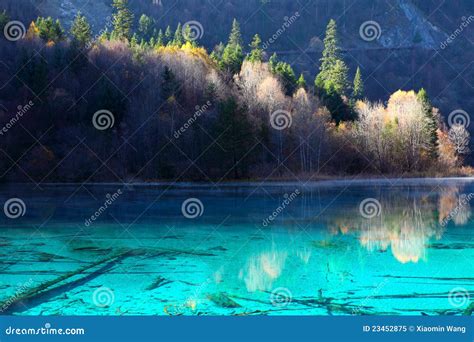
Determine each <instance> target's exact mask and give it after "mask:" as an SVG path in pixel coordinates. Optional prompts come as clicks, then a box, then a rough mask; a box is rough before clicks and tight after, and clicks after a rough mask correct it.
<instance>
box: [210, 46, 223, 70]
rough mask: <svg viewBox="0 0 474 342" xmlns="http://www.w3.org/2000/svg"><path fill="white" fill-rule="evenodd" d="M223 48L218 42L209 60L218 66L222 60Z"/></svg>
mask: <svg viewBox="0 0 474 342" xmlns="http://www.w3.org/2000/svg"><path fill="white" fill-rule="evenodd" d="M224 49H225V46H224V44H222V42H220V43H219V44H217V45H216V46H215V47H214V49H213V50H212V52H211V56H210V57H211V59H212V60H213V61H214V62H216V63H217V65H219V64H220V63H221V60H222V55H223V54H224Z"/></svg>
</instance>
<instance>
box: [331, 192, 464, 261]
mask: <svg viewBox="0 0 474 342" xmlns="http://www.w3.org/2000/svg"><path fill="white" fill-rule="evenodd" d="M460 193H461V190H460V188H459V187H448V188H444V189H442V191H441V192H440V193H439V200H438V201H437V202H436V199H435V197H430V196H423V197H421V196H418V194H417V193H413V194H411V193H410V192H409V191H405V192H404V195H402V194H392V195H391V196H387V195H385V196H384V197H382V198H380V199H379V201H380V204H381V208H382V209H381V211H382V213H381V214H380V215H379V216H378V217H375V218H373V219H366V218H364V217H362V216H361V215H358V214H357V212H356V211H355V210H354V211H352V212H351V214H350V215H348V216H347V217H339V218H337V219H335V220H334V223H333V224H332V226H333V227H334V226H335V227H336V230H335V231H334V229H333V233H338V232H340V233H342V234H356V235H358V237H359V241H360V244H361V245H362V246H364V247H365V248H367V250H369V251H371V252H373V251H380V250H381V251H386V250H387V249H388V248H389V247H390V249H391V251H392V254H393V256H394V257H395V258H396V259H397V260H398V261H400V262H401V263H407V262H414V263H416V262H418V261H420V260H423V259H425V257H426V248H427V246H428V244H429V240H430V239H432V238H434V239H436V240H439V239H440V238H441V237H442V234H443V231H444V226H445V225H446V224H444V225H440V224H437V223H436V219H435V218H436V216H435V211H436V209H438V222H439V223H441V222H446V223H447V221H448V219H449V218H451V219H452V221H453V223H454V224H455V225H464V224H466V223H467V222H468V220H469V218H470V216H471V208H470V205H469V201H468V200H466V195H462V194H461V195H460ZM468 198H469V199H470V197H468ZM436 204H437V206H436Z"/></svg>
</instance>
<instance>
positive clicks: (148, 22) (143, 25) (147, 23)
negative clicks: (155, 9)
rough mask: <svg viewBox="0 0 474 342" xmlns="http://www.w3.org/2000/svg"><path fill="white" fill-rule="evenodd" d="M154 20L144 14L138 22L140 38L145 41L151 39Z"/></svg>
mask: <svg viewBox="0 0 474 342" xmlns="http://www.w3.org/2000/svg"><path fill="white" fill-rule="evenodd" d="M153 25H154V20H153V18H151V17H149V16H147V15H146V14H142V15H141V17H140V19H139V20H138V32H140V37H141V38H143V39H146V40H148V39H150V37H151V34H152V31H153Z"/></svg>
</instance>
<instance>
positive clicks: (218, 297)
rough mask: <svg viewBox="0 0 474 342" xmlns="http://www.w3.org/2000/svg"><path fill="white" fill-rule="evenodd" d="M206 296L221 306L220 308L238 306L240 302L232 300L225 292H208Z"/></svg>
mask: <svg viewBox="0 0 474 342" xmlns="http://www.w3.org/2000/svg"><path fill="white" fill-rule="evenodd" d="M207 298H208V299H209V300H210V301H212V302H213V303H214V304H216V305H218V306H220V307H222V308H240V307H241V306H240V304H238V303H237V302H235V301H233V300H232V299H231V298H230V297H229V296H227V295H226V294H225V293H222V292H220V293H214V294H208V295H207Z"/></svg>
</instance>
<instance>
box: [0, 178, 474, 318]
mask: <svg viewBox="0 0 474 342" xmlns="http://www.w3.org/2000/svg"><path fill="white" fill-rule="evenodd" d="M473 193H474V183H473V182H471V181H470V180H462V179H448V180H441V181H440V180H408V181H391V180H389V181H373V182H368V181H358V182H351V181H345V182H321V183H306V184H303V183H270V184H269V183H238V184H233V185H232V184H230V185H219V186H217V185H216V186H214V185H204V184H179V185H172V184H155V185H123V184H107V185H82V186H79V185H74V184H66V185H64V184H63V185H41V187H36V188H35V187H34V186H31V185H9V186H6V185H3V186H2V188H1V197H2V198H1V203H5V202H6V201H7V200H8V199H10V198H19V199H21V200H23V201H24V203H25V212H24V215H23V216H20V217H18V218H15V219H11V218H8V217H6V216H5V215H2V218H1V221H0V223H1V226H0V232H1V235H0V243H1V246H2V247H1V251H0V267H1V269H0V272H1V283H0V289H1V296H0V301H2V303H3V304H2V305H1V306H0V309H1V310H2V312H3V314H15V315H77V314H79V315H96V314H100V315H102V314H103V315H166V314H170V315H181V314H184V315H253V314H265V315H354V314H357V315H360V314H395V315H408V314H415V315H420V314H426V315H439V314H446V315H452V314H456V315H459V314H463V313H464V314H466V313H467V314H469V312H470V311H469V310H468V307H469V305H470V303H471V302H472V298H474V264H473V260H474V241H473V222H472V217H471V208H470V205H469V201H470V199H471V196H474V195H471V196H470V195H469V194H473ZM188 199H192V200H191V201H190V202H189V201H188V202H186V203H191V206H190V207H188V208H187V209H188V211H186V210H185V211H184V214H183V208H182V204H183V202H185V201H186V200H188ZM195 199H198V200H199V201H200V202H201V203H202V207H200V203H199V202H198V201H196V200H195ZM107 200H108V204H106V203H107ZM364 201H365V202H364ZM193 203H194V204H196V203H197V205H196V206H193V205H192V204H193ZM361 203H365V204H367V203H369V204H367V206H366V207H361ZM374 205H375V206H374ZM193 209H196V210H197V212H195V211H193ZM373 209H375V211H374V210H373ZM2 214H3V213H2ZM92 216H94V220H92V219H91V217H92ZM193 216H196V217H194V218H193Z"/></svg>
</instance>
